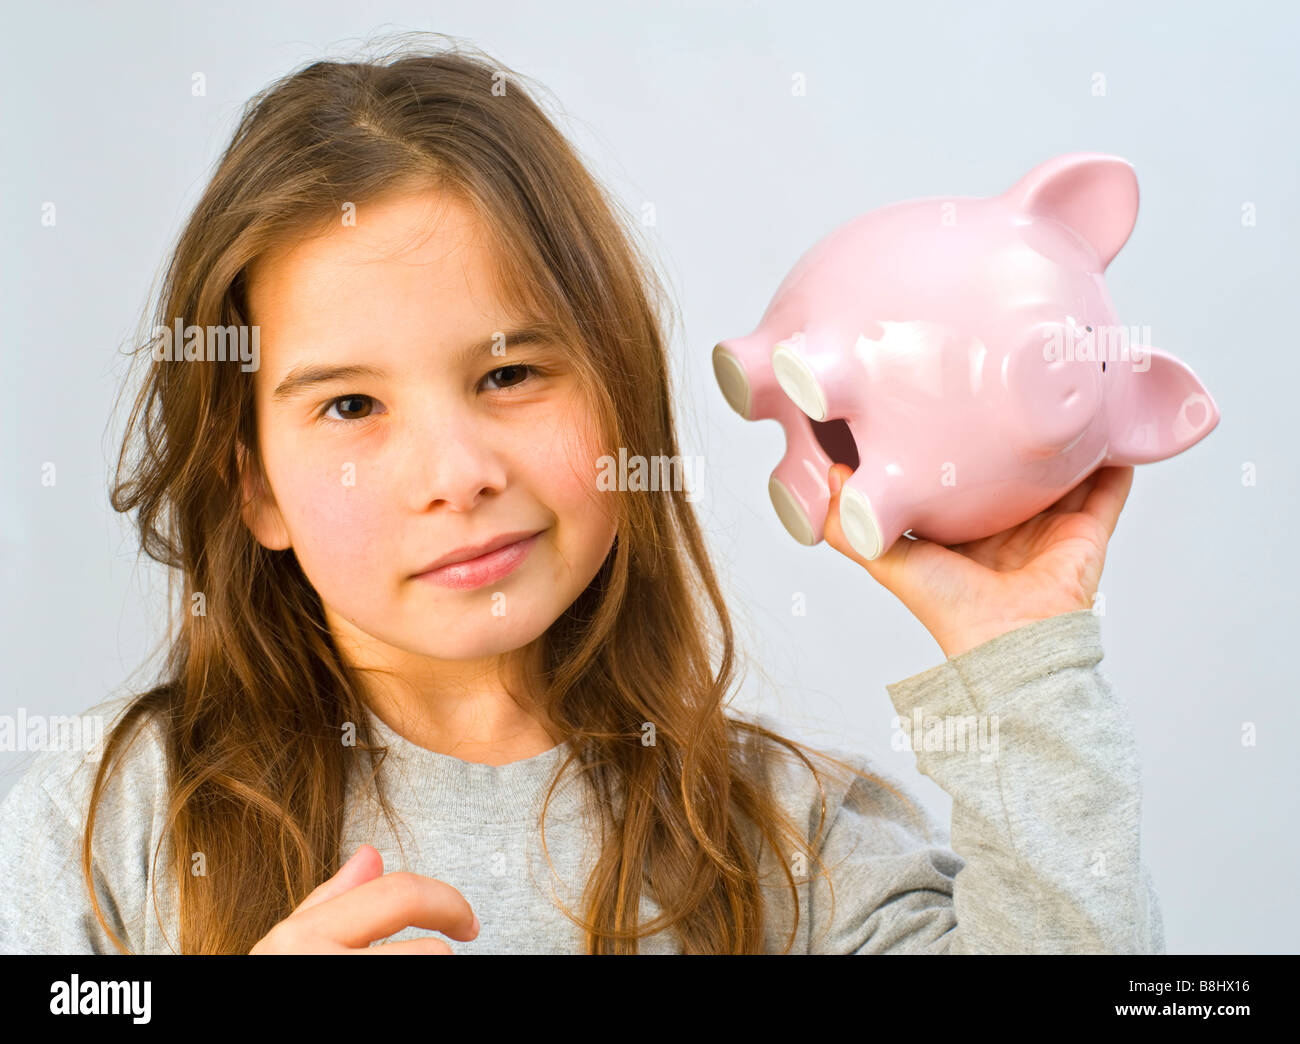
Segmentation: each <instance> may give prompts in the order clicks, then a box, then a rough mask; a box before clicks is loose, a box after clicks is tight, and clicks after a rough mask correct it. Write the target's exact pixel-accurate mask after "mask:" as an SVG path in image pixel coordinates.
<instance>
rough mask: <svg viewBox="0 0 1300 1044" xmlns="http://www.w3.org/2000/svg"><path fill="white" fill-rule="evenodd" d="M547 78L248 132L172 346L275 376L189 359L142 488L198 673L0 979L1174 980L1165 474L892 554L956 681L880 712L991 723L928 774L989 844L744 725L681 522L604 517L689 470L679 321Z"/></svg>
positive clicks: (697, 542) (450, 86)
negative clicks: (1149, 682) (1142, 844)
mask: <svg viewBox="0 0 1300 1044" xmlns="http://www.w3.org/2000/svg"><path fill="white" fill-rule="evenodd" d="M520 83H521V78H520V77H518V76H517V75H515V74H514V73H512V72H510V71H508V70H504V69H502V68H501V67H500V66H499V65H498V64H497V63H495V62H492V61H491V60H489V59H488V58H486V56H483V55H481V54H480V53H476V52H474V50H473V49H471V48H468V47H464V46H459V47H457V46H453V47H449V48H445V49H442V50H438V49H434V50H430V51H422V50H420V49H418V48H417V49H411V50H399V51H398V52H396V53H394V54H391V55H388V56H385V58H384V59H382V60H378V61H374V62H365V63H362V62H357V63H337V62H317V63H315V64H313V65H310V66H308V67H307V68H305V69H302V70H301V71H299V72H297V73H295V74H293V75H290V76H288V77H286V78H285V79H283V80H282V81H280V82H278V83H276V84H274V85H273V86H272V87H270V88H269V89H267V90H266V91H264V92H263V93H262V94H261V95H259V96H258V97H256V98H255V99H253V101H252V102H251V103H250V105H249V106H248V108H247V110H246V113H245V115H244V117H243V119H242V122H241V123H240V125H239V127H238V129H237V131H236V132H235V135H234V139H233V141H232V143H231V144H230V146H229V148H228V149H227V150H226V152H225V154H224V155H223V156H222V158H221V160H220V163H219V165H218V167H217V169H216V172H215V174H214V175H213V178H212V181H211V183H210V185H209V186H208V188H207V190H206V192H205V193H204V195H203V197H202V199H201V200H200V202H199V203H198V205H197V207H196V209H195V211H194V213H193V215H192V216H191V218H190V220H189V222H188V224H187V225H186V227H185V229H184V231H183V233H182V235H181V237H180V240H179V242H178V244H177V246H176V249H175V253H174V256H173V257H172V259H171V261H170V264H169V267H168V269H167V274H166V280H165V284H164V286H163V291H162V294H161V297H160V300H159V303H158V305H159V306H158V311H157V315H156V322H157V327H158V328H166V329H167V330H171V329H172V328H174V327H178V326H180V327H182V328H188V327H190V326H194V327H197V328H198V329H199V330H200V331H205V330H210V329H220V328H225V329H226V330H241V329H242V330H243V332H244V334H245V336H246V338H247V337H248V335H249V334H250V333H251V334H252V337H251V340H246V341H245V342H244V343H247V344H251V346H253V347H255V349H256V351H255V352H254V353H253V354H254V355H255V356H256V358H255V360H253V361H252V363H251V364H250V356H249V355H247V354H241V355H240V356H238V357H236V356H235V355H234V353H233V352H232V353H230V356H229V357H224V356H221V357H216V358H214V357H212V356H211V353H206V354H205V353H204V352H202V351H197V352H196V351H190V350H186V351H182V350H181V348H180V346H179V345H173V346H172V348H171V350H160V342H161V338H162V336H163V335H162V333H161V330H159V331H158V335H157V337H155V339H153V340H152V341H150V342H149V343H148V344H146V345H144V348H145V349H148V352H147V354H146V352H145V351H144V349H141V350H140V351H139V352H138V353H137V354H138V355H139V356H140V358H141V361H142V363H143V365H144V366H145V367H146V369H147V372H146V376H145V380H144V383H143V385H142V387H141V389H140V392H139V395H138V398H137V399H136V402H135V404H134V409H133V411H132V413H131V418H130V423H129V425H128V430H127V436H126V441H125V443H124V445H123V450H122V454H121V456H120V457H119V461H118V475H117V482H116V485H115V488H114V490H113V504H114V506H115V508H117V509H118V510H119V511H134V512H136V517H137V521H138V525H139V529H140V533H141V539H142V546H143V548H144V550H145V551H146V552H148V553H149V554H150V555H151V556H152V557H153V558H155V559H156V560H158V561H160V562H163V563H166V564H167V565H169V566H171V567H172V568H173V569H175V570H176V571H177V572H178V575H179V576H180V577H181V578H182V579H183V598H182V602H181V612H180V614H179V632H178V633H177V634H176V635H175V636H174V638H173V639H172V640H171V643H170V647H169V660H168V665H167V667H168V669H167V672H166V677H165V681H164V682H163V683H162V684H160V685H158V686H157V687H155V688H153V689H152V690H150V691H148V692H146V693H144V694H143V695H139V696H135V697H129V698H122V699H118V700H112V701H109V702H107V703H106V704H103V705H101V709H102V710H103V711H104V712H105V713H106V714H107V715H108V716H109V717H111V718H112V728H111V729H110V730H109V732H108V734H107V737H106V742H105V744H104V748H103V751H102V755H103V756H102V759H100V760H99V761H98V763H96V762H94V761H92V760H91V759H90V758H84V759H83V758H78V757H76V756H73V755H69V754H66V753H54V752H46V753H43V754H42V755H41V757H40V760H39V762H38V764H36V765H35V766H33V768H32V769H31V770H30V771H29V772H28V773H27V774H26V775H25V776H24V777H23V778H22V779H21V780H20V781H19V783H18V784H17V785H16V786H15V787H14V788H13V790H12V791H11V793H10V794H9V795H8V796H7V798H6V801H5V804H4V808H3V820H4V828H5V829H4V831H3V842H2V844H3V847H2V848H0V870H3V879H4V880H5V882H6V888H5V889H4V892H3V896H2V898H0V932H2V935H3V943H4V949H5V950H7V951H14V950H29V951H34V952H91V951H93V952H114V951H120V952H132V951H133V952H161V953H166V952H183V953H250V952H251V953H288V952H297V953H303V952H311V953H366V952H370V953H379V952H388V953H399V952H400V953H448V952H452V947H451V946H449V945H448V944H447V943H446V942H444V941H443V940H442V939H439V938H437V937H435V936H432V935H430V934H429V932H431V931H436V932H439V933H441V934H442V935H444V936H447V937H450V938H451V939H454V940H458V941H460V943H461V947H460V948H461V949H463V950H464V951H467V952H473V951H476V950H477V951H486V952H553V951H561V952H578V951H585V952H591V953H628V952H638V951H639V952H651V951H658V952H679V953H680V952H687V953H744V952H783V951H791V950H794V951H797V952H843V953H848V952H859V953H884V952H902V951H932V952H954V953H955V952H976V951H982V952H1012V951H1110V952H1114V951H1159V950H1160V949H1162V948H1163V939H1162V935H1161V930H1160V923H1159V914H1158V907H1157V905H1156V902H1155V899H1154V895H1153V894H1152V892H1151V889H1150V882H1149V879H1148V876H1147V875H1146V873H1145V869H1144V867H1143V865H1142V862H1141V859H1140V853H1139V845H1138V825H1139V819H1138V816H1139V794H1138V778H1139V777H1138V768H1137V759H1136V754H1135V750H1134V744H1133V740H1132V736H1131V729H1130V728H1129V726H1128V723H1127V721H1126V719H1125V716H1124V713H1123V709H1122V705H1121V704H1120V703H1119V701H1118V700H1117V698H1116V697H1115V695H1114V694H1113V693H1112V691H1111V690H1110V688H1109V686H1108V684H1107V683H1106V681H1105V679H1104V678H1103V677H1102V676H1101V674H1100V673H1099V672H1098V671H1097V669H1096V665H1097V663H1098V661H1099V660H1100V659H1101V655H1102V653H1101V646H1100V640H1099V634H1098V623H1097V619H1096V616H1095V615H1094V614H1093V613H1092V612H1091V611H1090V608H1089V607H1090V605H1091V598H1092V596H1093V593H1094V592H1095V591H1096V589H1097V585H1098V581H1099V578H1100V573H1101V569H1102V563H1103V560H1104V555H1105V548H1106V542H1107V540H1108V538H1109V536H1110V534H1111V532H1112V531H1113V529H1114V526H1115V523H1116V520H1117V517H1118V514H1119V512H1120V509H1121V508H1122V506H1123V503H1124V500H1125V497H1126V495H1127V492H1128V489H1129V486H1130V483H1131V481H1132V471H1133V469H1132V468H1131V467H1130V468H1124V469H1107V470H1103V471H1100V472H1097V473H1095V474H1094V475H1093V476H1092V477H1091V478H1090V479H1089V480H1088V481H1086V482H1084V483H1083V484H1082V485H1080V486H1079V487H1078V488H1077V489H1075V490H1074V491H1073V492H1071V493H1070V494H1069V495H1068V496H1066V497H1065V498H1063V499H1062V500H1061V501H1060V502H1059V503H1058V504H1056V505H1054V507H1053V508H1051V509H1049V510H1048V511H1045V512H1043V513H1042V514H1041V515H1039V516H1038V517H1036V518H1035V519H1033V520H1031V521H1029V522H1026V523H1025V524H1024V525H1022V526H1018V527H1016V528H1015V529H1013V530H1009V531H1007V532H1005V533H1001V534H999V535H997V536H994V537H990V538H988V539H987V540H981V541H977V542H974V543H971V544H968V545H963V546H959V547H955V548H952V549H947V548H943V547H939V546H936V545H932V544H929V543H927V542H925V541H919V540H918V541H915V542H912V541H900V542H899V544H898V545H897V546H895V547H894V548H893V549H892V550H891V551H890V552H889V553H888V554H887V555H885V556H884V557H882V558H880V559H878V560H876V561H873V562H861V565H862V566H863V567H864V568H865V569H866V570H867V571H868V572H869V573H870V574H871V575H872V576H873V577H874V578H875V579H876V580H878V581H879V582H880V583H882V584H883V585H884V586H885V587H887V588H888V589H889V590H890V591H892V592H893V593H894V594H895V595H897V596H898V597H899V598H900V599H901V600H902V601H903V602H904V603H905V604H906V605H907V607H908V608H909V609H910V610H911V611H912V612H913V613H914V614H915V615H916V616H917V618H918V619H919V620H920V622H921V623H922V624H923V625H924V626H925V627H926V628H927V629H928V630H929V631H930V633H931V634H932V635H933V636H934V637H935V638H936V640H937V641H938V642H939V644H940V646H941V648H942V649H943V651H944V653H945V656H946V657H947V660H946V662H944V663H942V664H940V665H938V666H936V667H934V668H932V669H930V670H928V671H926V672H924V673H922V674H920V675H917V676H915V677H913V678H909V679H907V680H906V681H903V682H900V683H898V684H896V685H892V686H889V687H888V689H889V694H890V696H891V699H892V700H893V702H894V705H895V707H896V709H897V710H898V712H899V714H900V715H901V716H902V717H903V718H904V720H905V721H907V722H911V721H912V720H913V712H914V711H916V712H918V713H920V714H922V715H936V714H937V715H940V716H952V717H959V716H973V717H972V718H971V720H972V721H974V720H975V718H981V719H983V720H985V721H993V722H996V723H998V725H999V726H1000V728H999V732H1000V735H999V743H998V749H997V750H996V751H994V752H993V753H992V754H990V752H989V750H988V749H987V747H981V749H980V750H975V749H972V750H969V751H968V750H965V749H961V750H950V749H949V750H933V749H929V745H928V744H927V745H924V748H923V749H918V751H917V759H918V764H919V767H920V769H921V771H923V772H925V773H927V774H928V775H930V776H932V777H933V778H934V779H935V780H936V781H937V782H938V783H939V784H940V785H941V786H944V787H945V788H946V789H947V790H948V791H949V793H951V794H952V796H953V799H954V802H953V821H952V831H951V837H952V841H953V844H954V848H955V851H952V850H949V849H948V848H947V847H946V844H945V843H943V842H944V839H943V837H942V836H941V833H940V832H939V831H938V830H937V829H935V828H934V827H933V825H932V824H930V823H929V822H928V821H926V819H925V817H924V816H923V815H921V814H919V813H918V811H917V809H916V808H915V807H914V806H913V805H912V804H911V803H910V802H909V801H908V800H907V798H906V796H905V795H904V794H903V793H902V792H901V791H900V790H899V789H898V788H896V787H893V786H891V785H890V784H889V783H888V782H887V781H885V780H883V779H881V778H879V777H878V776H876V775H874V774H872V773H870V772H869V771H866V768H865V766H864V765H863V764H862V763H861V761H860V759H857V758H854V757H853V756H852V755H846V754H845V753H844V752H842V751H839V752H834V754H835V755H838V756H832V754H831V753H828V752H817V751H814V750H811V749H809V748H805V747H803V745H801V744H797V743H795V742H793V741H791V740H788V739H786V738H783V737H782V736H781V734H780V732H779V729H778V727H777V723H776V722H774V721H772V720H770V719H767V718H766V717H765V716H761V715H760V716H757V717H755V719H754V720H752V721H749V720H743V719H742V718H740V717H738V716H734V715H729V714H728V713H727V712H726V711H727V707H726V704H727V699H728V696H729V694H730V693H731V691H732V689H733V684H734V682H735V675H736V663H735V652H734V648H733V637H732V629H731V626H730V623H729V620H728V614H727V609H726V606H725V604H724V601H723V598H722V596H721V594H720V590H719V586H718V583H717V580H716V578H715V575H714V572H713V569H712V568H711V566H710V563H709V559H708V555H707V553H706V550H705V543H704V539H703V536H702V534H701V531H700V529H699V526H698V523H697V521H696V519H695V517H694V514H693V512H692V508H691V505H690V503H689V502H688V500H687V494H685V493H682V492H674V491H671V490H667V491H662V492H655V493H645V492H630V491H623V492H620V491H608V492H606V491H603V490H599V489H598V488H597V483H596V475H597V471H598V464H597V462H598V460H599V459H600V458H601V457H602V456H603V455H605V454H611V455H617V452H618V449H619V448H626V451H627V453H628V455H629V456H631V455H633V454H641V455H644V456H645V457H647V458H653V457H655V456H657V455H664V456H668V457H674V456H677V455H678V453H679V451H678V446H677V439H676V435H675V432H674V422H673V411H672V407H671V403H670V395H669V380H668V367H667V362H666V353H665V334H664V331H663V319H662V306H663V303H664V298H663V291H662V288H661V287H660V286H659V284H658V283H657V281H656V280H655V277H654V276H653V274H652V269H651V266H650V265H649V264H648V263H647V262H646V261H645V259H644V257H643V256H642V255H641V254H640V253H639V252H638V251H637V249H636V248H635V247H634V246H633V245H632V242H631V239H630V237H629V236H628V234H627V232H626V230H625V228H624V226H623V225H622V224H621V223H620V220H619V219H618V218H617V217H616V210H617V208H616V206H615V204H614V203H613V202H612V201H611V200H610V198H609V197H608V196H607V195H606V194H605V193H604V192H603V191H602V190H601V189H600V188H599V187H598V185H597V184H596V182H595V181H594V180H593V178H592V176H591V175H590V174H589V173H588V172H587V171H586V170H585V169H584V167H583V166H582V164H581V163H580V161H579V159H578V157H577V156H576V154H575V152H574V151H573V149H572V148H571V146H570V145H569V144H568V143H567V142H566V141H565V140H564V138H563V137H562V136H561V134H560V133H559V132H558V131H557V129H556V128H555V127H554V125H553V124H552V123H551V122H550V120H549V119H548V118H547V117H546V116H545V115H544V114H543V112H542V110H541V109H540V108H539V107H538V105H537V104H536V103H535V101H534V100H533V99H532V98H530V96H529V95H528V93H527V92H525V90H524V89H523V88H522V87H521V86H520ZM209 343H210V342H209ZM200 347H201V345H200ZM848 473H849V472H848V469H847V468H845V467H844V466H843V465H838V466H836V468H834V469H832V473H831V481H832V490H833V491H835V492H837V491H838V488H839V484H840V483H841V482H842V481H843V479H844V478H845V477H846V475H847V474H848ZM837 507H838V504H837V502H835V503H833V504H832V509H831V520H830V522H829V523H828V525H827V540H828V542H829V543H830V544H831V546H833V547H835V548H837V549H838V550H840V551H841V552H843V553H845V554H848V555H850V556H851V557H852V552H851V550H850V549H849V548H848V545H847V544H846V542H845V540H844V538H843V536H842V533H841V531H840V528H839V525H838V521H837V518H838V516H837ZM859 561H860V560H859ZM535 841H540V846H538V845H535V844H534V842H535ZM539 847H540V852H541V854H542V855H543V856H544V857H545V858H544V859H543V860H538V859H537V856H538V852H539ZM958 853H960V854H958ZM349 854H351V858H348V856H349ZM344 859H346V863H344V865H342V866H341V867H340V861H341V860H344ZM963 869H964V872H962V873H961V875H960V877H958V872H959V871H963Z"/></svg>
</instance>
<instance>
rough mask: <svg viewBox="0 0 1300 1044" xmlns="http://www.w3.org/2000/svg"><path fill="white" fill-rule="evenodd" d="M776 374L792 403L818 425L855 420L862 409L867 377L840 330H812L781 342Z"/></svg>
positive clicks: (776, 349) (775, 349) (777, 349)
mask: <svg viewBox="0 0 1300 1044" xmlns="http://www.w3.org/2000/svg"><path fill="white" fill-rule="evenodd" d="M772 372H773V374H775V376H776V381H777V383H778V384H779V385H780V386H781V388H782V390H784V392H785V393H786V395H788V396H789V397H790V401H791V402H793V403H794V404H795V405H796V406H798V407H799V409H801V410H803V412H804V413H806V414H807V415H808V416H809V417H811V418H812V419H813V420H815V421H824V420H830V419H832V418H835V419H843V418H851V417H854V416H856V415H857V413H858V412H859V411H860V410H861V409H862V406H863V403H862V401H861V397H862V392H863V388H864V385H865V379H864V378H865V375H864V374H863V372H862V367H861V363H860V362H859V361H858V359H857V357H856V355H855V354H854V352H853V342H852V341H851V340H846V339H845V336H844V335H843V333H842V331H840V330H839V329H838V328H835V327H828V326H822V327H816V328H810V329H809V330H808V331H807V332H806V333H804V332H799V333H795V334H792V335H791V336H789V337H787V338H785V339H783V340H781V341H778V342H777V343H776V344H774V345H773V346H772Z"/></svg>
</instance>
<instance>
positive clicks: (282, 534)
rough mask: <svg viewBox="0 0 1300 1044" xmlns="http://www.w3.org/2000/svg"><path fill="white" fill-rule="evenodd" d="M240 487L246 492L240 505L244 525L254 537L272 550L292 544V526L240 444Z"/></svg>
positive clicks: (258, 469) (283, 548) (258, 470)
mask: <svg viewBox="0 0 1300 1044" xmlns="http://www.w3.org/2000/svg"><path fill="white" fill-rule="evenodd" d="M238 454H239V487H240V489H241V490H242V491H243V497H244V502H243V505H242V507H241V514H242V515H243V519H244V525H246V526H247V527H248V531H249V532H250V533H252V534H253V538H254V539H255V540H256V541H257V542H258V543H259V544H261V545H262V546H263V547H265V548H266V549H267V550H269V551H283V550H285V549H286V548H289V547H291V546H293V542H292V541H291V540H290V539H289V529H288V527H287V526H286V525H285V524H284V517H283V516H282V515H281V514H280V509H279V507H278V506H277V505H276V503H275V497H274V495H272V493H271V491H270V489H269V488H268V487H267V485H266V482H265V480H264V479H263V477H262V472H261V469H260V468H259V467H258V466H257V465H256V464H255V463H253V462H250V461H249V459H248V451H247V449H246V448H245V446H244V444H243V443H242V442H240V443H239V449H238Z"/></svg>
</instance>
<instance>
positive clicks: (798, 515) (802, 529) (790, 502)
mask: <svg viewBox="0 0 1300 1044" xmlns="http://www.w3.org/2000/svg"><path fill="white" fill-rule="evenodd" d="M767 495H768V496H769V497H771V498H772V506H773V507H774V508H776V515H777V518H779V519H780V520H781V524H782V525H783V526H785V528H786V529H787V530H788V531H789V533H790V535H791V536H792V537H794V538H795V539H796V540H797V541H799V543H801V544H805V545H807V546H808V547H811V546H812V545H813V544H814V543H816V541H815V540H814V536H815V534H814V533H813V527H812V523H811V522H809V521H808V516H807V515H805V514H804V512H803V508H801V507H800V506H799V501H797V500H795V499H794V494H792V493H791V492H790V491H789V490H788V489H786V488H785V483H784V482H782V481H781V480H780V479H778V478H777V477H776V476H775V475H773V476H772V477H771V478H770V479H768V481H767Z"/></svg>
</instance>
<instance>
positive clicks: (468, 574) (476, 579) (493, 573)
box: [413, 531, 544, 591]
mask: <svg viewBox="0 0 1300 1044" xmlns="http://www.w3.org/2000/svg"><path fill="white" fill-rule="evenodd" d="M542 532H544V531H539V532H537V533H534V534H533V535H532V536H528V537H524V538H523V539H521V540H516V541H515V542H514V543H511V544H506V545H504V546H502V547H498V548H496V549H495V550H492V551H488V552H486V553H485V554H482V555H479V556H478V557H476V558H467V559H464V560H462V561H459V562H452V563H450V564H448V565H444V566H438V567H437V568H435V569H430V570H427V571H426V572H423V573H417V574H416V575H415V576H414V577H413V579H415V580H423V581H426V582H428V583H432V584H437V585H438V586H439V587H449V588H451V589H453V590H456V591H471V590H473V589H474V588H476V587H482V586H483V585H484V584H490V583H492V582H493V581H494V580H501V579H502V578H504V577H506V576H509V575H510V574H511V573H512V572H514V571H515V569H516V568H518V566H519V565H520V563H522V562H523V560H524V559H525V558H526V557H527V556H528V552H529V551H531V550H532V549H533V545H534V544H536V543H537V539H538V537H540V536H541V535H542Z"/></svg>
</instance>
